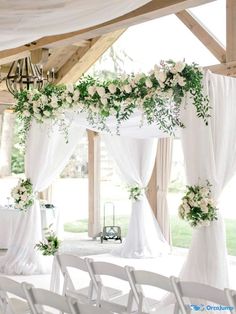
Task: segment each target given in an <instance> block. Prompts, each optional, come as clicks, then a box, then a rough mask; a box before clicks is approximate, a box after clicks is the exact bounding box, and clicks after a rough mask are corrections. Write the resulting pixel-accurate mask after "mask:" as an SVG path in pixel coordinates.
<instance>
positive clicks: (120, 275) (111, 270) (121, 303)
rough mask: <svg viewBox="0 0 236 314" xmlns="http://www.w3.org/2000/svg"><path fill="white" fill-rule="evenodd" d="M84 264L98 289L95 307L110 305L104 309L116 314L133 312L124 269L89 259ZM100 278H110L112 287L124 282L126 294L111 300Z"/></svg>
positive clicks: (133, 306) (131, 295)
mask: <svg viewBox="0 0 236 314" xmlns="http://www.w3.org/2000/svg"><path fill="white" fill-rule="evenodd" d="M86 262H87V264H88V269H89V273H90V275H91V280H92V281H93V282H94V285H97V287H98V292H97V306H100V307H102V306H103V307H104V305H105V304H106V305H108V304H110V306H108V307H107V306H106V308H107V309H108V310H112V311H114V312H116V313H124V312H125V313H131V312H132V311H133V310H135V304H133V300H134V298H133V293H132V291H131V289H130V286H129V280H128V276H127V272H126V270H125V268H124V267H121V266H118V265H115V264H112V263H107V262H100V261H98V262H95V261H91V260H89V259H86ZM102 277H109V278H112V279H113V282H114V285H115V284H116V285H117V281H123V282H126V284H127V288H128V293H126V294H125V293H124V294H122V295H120V296H114V297H113V298H112V297H111V295H109V294H108V291H107V287H106V286H105V285H104V283H103V279H104V278H102ZM114 279H115V280H114ZM103 301H104V302H103ZM107 301H109V302H107Z"/></svg>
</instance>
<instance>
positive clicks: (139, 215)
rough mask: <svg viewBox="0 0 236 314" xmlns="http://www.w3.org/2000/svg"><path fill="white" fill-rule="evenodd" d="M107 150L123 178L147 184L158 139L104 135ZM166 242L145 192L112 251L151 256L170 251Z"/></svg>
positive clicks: (137, 202)
mask: <svg viewBox="0 0 236 314" xmlns="http://www.w3.org/2000/svg"><path fill="white" fill-rule="evenodd" d="M103 139H104V141H105V143H106V146H107V149H108V151H109V152H110V153H111V155H112V157H113V158H114V160H115V161H116V163H117V165H118V168H119V169H120V171H121V174H122V177H123V179H124V181H125V182H126V183H127V184H128V185H130V186H137V185H138V186H139V187H145V188H146V187H147V184H148V182H149V180H150V177H151V174H152V170H153V166H154V163H155V158H156V150H157V140H154V139H134V138H126V137H122V136H109V135H104V136H103ZM167 250H168V244H167V243H166V241H165V239H164V237H163V235H162V233H161V231H160V227H159V225H158V223H157V220H156V218H155V216H154V214H153V211H152V209H151V207H150V204H149V202H148V200H147V197H146V195H145V193H144V194H143V196H142V198H141V199H140V200H137V201H135V200H133V202H132V213H131V217H130V222H129V228H128V234H127V236H126V238H125V242H124V243H123V244H122V245H121V246H120V247H119V248H118V249H116V250H114V251H113V254H115V255H118V256H121V257H128V258H150V257H156V256H159V255H160V254H163V253H165V252H167Z"/></svg>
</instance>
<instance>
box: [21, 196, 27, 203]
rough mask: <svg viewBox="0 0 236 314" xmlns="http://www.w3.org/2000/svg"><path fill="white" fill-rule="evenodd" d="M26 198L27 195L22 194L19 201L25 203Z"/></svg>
mask: <svg viewBox="0 0 236 314" xmlns="http://www.w3.org/2000/svg"><path fill="white" fill-rule="evenodd" d="M27 198H28V195H27V194H23V195H21V199H22V201H24V202H25V201H26V200H27Z"/></svg>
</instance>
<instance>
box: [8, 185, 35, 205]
mask: <svg viewBox="0 0 236 314" xmlns="http://www.w3.org/2000/svg"><path fill="white" fill-rule="evenodd" d="M11 196H12V197H13V199H14V203H15V204H14V207H15V208H16V209H19V210H22V211H26V210H27V209H28V208H29V207H31V206H32V205H33V203H34V194H33V188H32V184H31V182H30V180H29V179H26V180H22V179H21V180H19V182H18V184H17V186H15V187H14V188H13V189H12V191H11Z"/></svg>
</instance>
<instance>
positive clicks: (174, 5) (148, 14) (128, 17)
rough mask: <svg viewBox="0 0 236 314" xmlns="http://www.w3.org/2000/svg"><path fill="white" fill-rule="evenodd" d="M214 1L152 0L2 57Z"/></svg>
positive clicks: (107, 30) (42, 39) (96, 34)
mask: <svg viewBox="0 0 236 314" xmlns="http://www.w3.org/2000/svg"><path fill="white" fill-rule="evenodd" d="M212 1H215V0H152V1H150V2H149V3H147V4H146V5H144V6H142V7H141V8H139V9H136V10H134V11H132V12H130V13H128V14H125V15H123V16H121V17H119V18H116V19H113V20H111V21H108V22H106V23H102V24H99V25H96V26H93V27H90V28H86V29H83V30H79V31H76V32H71V33H67V34H62V35H56V36H48V37H44V38H41V39H39V40H37V41H35V42H33V43H30V44H27V45H24V46H20V47H17V48H14V49H8V50H4V51H1V52H0V59H2V58H7V57H8V58H9V57H10V56H12V57H13V58H17V55H18V54H20V53H24V52H26V51H29V50H35V49H39V48H42V47H50V45H54V44H60V45H71V44H73V43H75V42H78V41H80V40H84V39H89V38H94V37H98V36H102V35H104V34H106V33H110V32H113V31H115V30H117V29H121V28H127V27H129V26H131V25H135V24H139V23H142V22H146V21H148V20H151V19H155V18H158V17H161V16H165V15H168V14H174V13H176V12H179V11H182V10H185V9H187V8H190V7H194V6H198V5H202V4H205V3H208V2H212ZM9 62H11V61H9Z"/></svg>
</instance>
